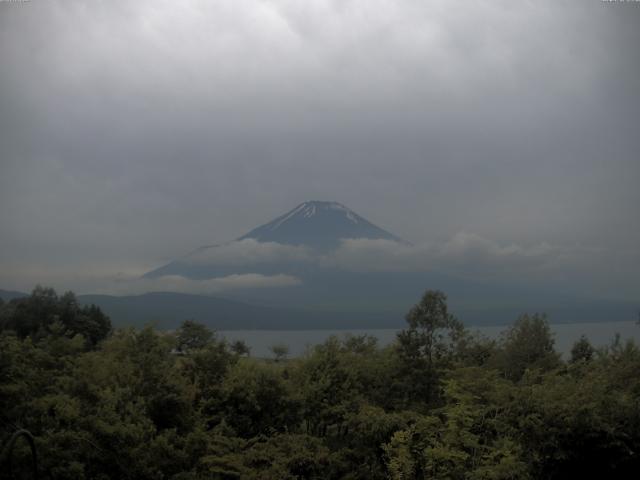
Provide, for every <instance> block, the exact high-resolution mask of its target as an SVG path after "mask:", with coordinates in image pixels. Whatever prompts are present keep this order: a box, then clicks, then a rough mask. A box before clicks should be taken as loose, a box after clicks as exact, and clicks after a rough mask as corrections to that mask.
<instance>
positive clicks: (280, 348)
mask: <svg viewBox="0 0 640 480" xmlns="http://www.w3.org/2000/svg"><path fill="white" fill-rule="evenodd" d="M269 350H271V353H273V355H274V357H275V361H276V362H279V361H281V360H284V359H286V358H287V355H289V346H288V345H285V344H284V343H277V344H275V345H272V346H271V347H270V348H269Z"/></svg>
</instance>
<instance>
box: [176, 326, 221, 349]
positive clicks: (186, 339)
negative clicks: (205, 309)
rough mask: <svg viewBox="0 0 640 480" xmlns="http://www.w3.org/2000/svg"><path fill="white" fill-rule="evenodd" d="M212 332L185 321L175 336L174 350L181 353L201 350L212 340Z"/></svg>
mask: <svg viewBox="0 0 640 480" xmlns="http://www.w3.org/2000/svg"><path fill="white" fill-rule="evenodd" d="M213 336H214V335H213V332H212V331H211V330H209V329H208V328H207V326H206V325H203V324H201V323H198V322H194V321H193V320H185V321H184V322H182V325H180V328H179V329H178V332H177V336H176V349H177V350H178V351H179V352H182V353H188V352H192V351H194V350H201V349H203V348H205V347H206V346H207V345H209V342H211V340H212V339H213Z"/></svg>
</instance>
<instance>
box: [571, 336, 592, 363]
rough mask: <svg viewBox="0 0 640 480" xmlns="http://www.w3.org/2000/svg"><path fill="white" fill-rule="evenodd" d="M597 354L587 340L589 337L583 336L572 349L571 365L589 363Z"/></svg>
mask: <svg viewBox="0 0 640 480" xmlns="http://www.w3.org/2000/svg"><path fill="white" fill-rule="evenodd" d="M594 354H595V349H594V348H593V346H592V345H591V343H589V340H587V337H585V336H584V335H582V336H581V337H580V339H579V340H578V341H576V343H574V344H573V347H571V360H570V362H571V363H576V362H589V361H591V359H592V358H593V355H594Z"/></svg>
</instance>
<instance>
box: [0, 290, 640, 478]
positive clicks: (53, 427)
mask: <svg viewBox="0 0 640 480" xmlns="http://www.w3.org/2000/svg"><path fill="white" fill-rule="evenodd" d="M74 299H75V297H74V296H73V295H72V294H65V295H63V296H62V297H57V295H55V292H53V291H52V290H50V289H42V288H38V289H36V290H35V291H34V294H33V295H32V296H31V297H29V298H28V299H26V300H22V301H19V302H15V301H11V302H9V303H5V304H4V305H1V306H0V318H1V319H2V320H1V321H2V331H0V478H5V477H3V475H5V469H3V468H2V467H3V465H4V464H3V463H2V462H5V461H6V455H7V452H3V451H2V450H3V448H4V446H5V444H6V441H7V439H8V438H9V437H10V436H11V435H12V434H13V432H15V431H16V430H17V429H18V428H26V429H28V430H29V431H30V432H32V434H33V435H34V437H35V441H36V445H37V446H38V454H39V458H40V470H41V473H44V474H45V475H44V476H45V477H46V476H47V475H49V477H50V478H55V479H60V480H65V479H70V480H71V479H73V480H83V479H99V480H107V479H142V480H147V479H149V480H158V479H172V480H203V479H278V480H279V479H344V480H365V479H366V480H383V479H413V478H425V479H426V478H447V479H454V480H457V479H461V480H462V479H464V480H506V479H530V478H548V479H561V478H576V477H577V478H580V477H582V478H635V476H636V475H637V471H638V468H639V467H640V460H639V458H638V455H637V453H636V452H639V451H640V409H639V408H638V406H639V405H640V349H639V348H638V347H637V346H636V345H635V344H634V343H633V342H627V343H623V342H621V341H620V338H619V337H616V338H615V339H614V340H613V342H612V343H611V345H610V346H609V347H607V348H604V349H600V350H597V351H594V349H593V348H592V347H591V345H590V344H589V343H588V341H586V339H584V338H583V339H580V340H579V341H578V342H576V344H575V346H574V349H573V350H572V355H571V359H570V361H569V362H567V363H564V362H563V361H562V360H561V359H560V357H559V356H558V355H557V354H556V353H555V351H554V350H553V339H552V337H551V335H550V333H549V327H548V324H547V322H546V319H545V318H544V317H542V316H538V315H534V316H524V317H521V318H520V319H519V320H518V321H517V322H516V323H515V324H514V325H513V326H512V327H511V328H510V329H509V330H508V331H507V332H506V333H505V335H504V337H503V338H502V340H501V341H499V342H493V341H490V340H487V339H484V338H481V337H478V336H474V335H471V334H470V333H468V332H467V331H466V330H464V328H463V327H462V325H461V324H460V323H459V322H458V321H457V320H455V318H453V317H452V316H451V315H450V314H449V313H448V311H447V306H446V297H445V296H444V295H443V294H441V293H440V292H427V293H426V294H425V296H424V297H423V299H422V301H421V302H420V303H419V304H418V305H416V307H414V308H413V309H412V310H411V312H410V313H409V315H408V316H407V320H408V323H409V328H408V330H406V331H405V332H403V333H401V334H400V335H399V337H398V341H397V342H396V343H395V344H393V345H391V346H389V347H386V348H379V347H378V346H377V344H376V341H375V339H373V338H371V337H367V336H355V337H354V336H347V337H345V338H342V339H340V338H337V337H331V338H329V339H328V340H327V341H326V342H325V343H323V344H321V345H318V346H316V347H315V348H313V349H312V350H310V351H309V352H308V353H307V355H305V356H304V357H301V358H294V359H290V360H287V361H278V362H274V361H273V360H267V359H259V358H248V357H247V356H246V355H247V351H246V349H244V348H241V346H237V345H232V346H229V345H228V344H227V343H226V342H224V341H220V340H218V339H217V338H216V337H215V335H214V334H213V333H212V332H210V331H209V330H208V329H206V327H204V326H202V325H199V324H196V323H194V322H185V323H184V324H183V326H182V328H181V329H180V330H179V331H178V332H176V333H174V334H167V333H160V332H157V331H155V330H154V329H153V328H151V327H146V328H143V329H141V330H134V329H123V330H116V331H115V332H110V333H106V334H104V336H101V335H102V334H99V335H97V336H96V335H94V336H93V337H92V336H91V335H92V333H91V329H92V328H93V326H91V325H92V323H91V321H88V320H87V319H86V318H85V317H86V316H89V317H91V316H93V317H92V318H93V319H94V320H95V321H96V322H97V324H99V323H100V321H99V318H101V317H100V315H98V314H97V313H96V312H95V311H94V312H92V311H91V310H90V309H85V307H79V306H78V305H77V304H76V303H75V300H74ZM18 319H19V320H20V322H22V321H23V320H24V324H22V323H20V322H18ZM94 326H95V325H94ZM29 454H30V452H29V447H28V444H26V443H25V442H18V443H17V444H16V447H15V449H14V451H13V453H12V458H13V459H14V460H15V462H14V463H15V467H16V470H17V473H18V474H24V475H28V469H29V462H28V460H29V458H30V457H29Z"/></svg>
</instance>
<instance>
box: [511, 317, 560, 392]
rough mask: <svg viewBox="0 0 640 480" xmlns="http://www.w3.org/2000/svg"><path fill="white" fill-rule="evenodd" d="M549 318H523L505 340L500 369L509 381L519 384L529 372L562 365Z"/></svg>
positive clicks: (515, 324) (513, 326)
mask: <svg viewBox="0 0 640 480" xmlns="http://www.w3.org/2000/svg"><path fill="white" fill-rule="evenodd" d="M553 345H554V339H553V335H552V334H551V330H550V329H549V322H548V321H547V317H546V315H543V314H537V313H536V314H534V315H527V314H525V315H522V316H521V317H520V318H518V320H517V321H516V322H515V323H514V324H513V325H512V326H511V328H509V329H508V330H507V331H506V333H505V334H504V337H503V339H502V352H501V354H500V355H499V357H500V360H499V364H500V365H499V366H500V369H501V370H502V372H503V373H504V375H505V377H506V378H509V379H511V380H513V381H518V380H520V379H521V378H522V375H523V374H524V372H525V371H526V370H527V369H540V370H542V371H548V370H551V369H553V368H555V367H557V366H558V365H559V364H560V356H559V355H558V354H557V353H556V351H555V350H554V348H553Z"/></svg>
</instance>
